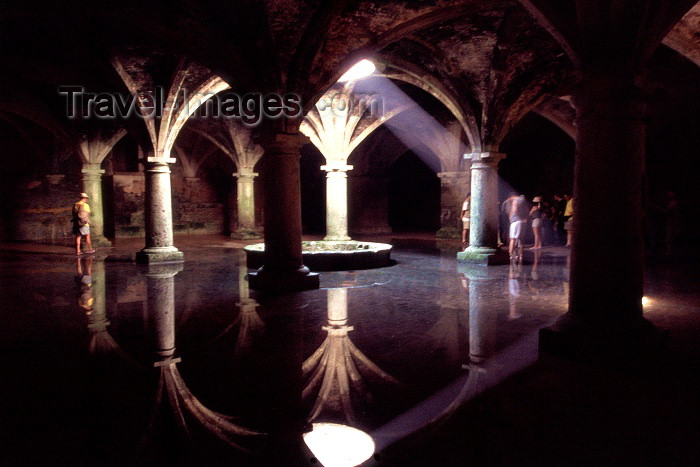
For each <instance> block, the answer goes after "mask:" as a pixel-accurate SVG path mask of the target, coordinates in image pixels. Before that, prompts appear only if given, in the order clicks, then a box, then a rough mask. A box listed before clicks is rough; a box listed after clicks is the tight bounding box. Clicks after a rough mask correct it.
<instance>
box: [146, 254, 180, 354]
mask: <svg viewBox="0 0 700 467" xmlns="http://www.w3.org/2000/svg"><path fill="white" fill-rule="evenodd" d="M182 268H183V265H182V263H171V264H159V265H154V264H151V265H149V266H148V272H147V273H146V290H147V294H148V295H147V296H148V322H147V324H148V326H149V327H150V329H151V332H152V333H153V338H154V341H155V342H154V343H155V347H156V349H157V352H158V355H160V356H161V357H172V356H173V354H174V353H175V275H176V274H177V273H178V272H180V271H182Z"/></svg>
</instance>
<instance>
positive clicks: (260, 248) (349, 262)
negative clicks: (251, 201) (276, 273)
mask: <svg viewBox="0 0 700 467" xmlns="http://www.w3.org/2000/svg"><path fill="white" fill-rule="evenodd" d="M391 248H392V247H391V245H389V244H387V243H373V242H358V241H355V240H347V241H332V240H321V241H312V242H301V255H302V259H303V262H304V265H305V266H306V267H308V268H309V269H311V270H312V271H348V270H352V269H371V268H381V267H384V266H389V264H390V263H391V259H390V257H389V256H390V254H391ZM243 249H244V250H245V254H246V263H247V265H248V268H250V269H258V268H259V267H261V266H262V265H263V260H264V256H265V244H264V243H256V244H254V245H248V246H246V247H244V248H243Z"/></svg>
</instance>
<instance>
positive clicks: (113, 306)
mask: <svg viewBox="0 0 700 467" xmlns="http://www.w3.org/2000/svg"><path fill="white" fill-rule="evenodd" d="M394 243H395V245H394V250H393V251H392V259H393V264H392V266H389V267H384V268H378V269H369V270H361V271H359V270H358V271H337V272H323V273H321V288H320V289H318V290H310V291H306V292H301V293H296V294H289V295H284V296H279V297H265V296H260V295H259V294H258V293H257V292H255V291H250V290H249V289H248V283H247V280H246V274H247V272H248V270H247V268H246V265H245V255H244V254H243V250H242V249H241V248H240V245H236V244H233V243H227V242H219V243H216V244H214V243H212V244H206V243H205V244H202V245H198V246H191V247H187V248H183V251H185V255H186V261H185V263H184V264H180V265H160V266H151V267H146V266H140V265H136V264H134V263H131V262H129V261H120V259H123V258H121V257H119V256H118V255H113V256H107V255H106V254H98V255H96V256H95V257H89V256H88V257H84V258H75V257H74V256H71V255H69V254H68V253H63V254H56V253H52V252H44V253H35V254H26V253H12V252H8V251H4V252H2V253H0V267H1V269H0V279H1V281H0V370H1V371H2V373H1V374H2V377H1V378H0V380H1V381H0V388H1V393H0V396H1V397H2V399H1V400H2V409H1V410H2V411H1V412H0V420H2V422H0V425H1V426H0V436H1V439H0V456H1V457H0V461H2V459H5V460H7V461H8V463H9V465H92V464H100V465H141V464H151V465H165V464H169V465H172V464H182V465H191V464H199V465H203V464H202V463H204V462H210V463H229V464H230V465H265V464H275V463H277V461H278V460H279V459H280V458H285V456H289V457H288V459H289V462H288V463H287V465H294V464H296V463H300V464H303V463H304V460H305V459H308V465H312V464H313V463H314V462H315V459H313V458H312V455H311V454H309V453H308V451H307V448H306V447H305V445H303V443H302V441H301V436H300V435H301V433H302V432H303V431H308V430H310V429H311V427H312V426H313V425H312V424H317V423H322V422H327V423H337V424H342V425H345V426H350V427H354V428H357V429H359V430H362V431H363V432H365V433H368V434H369V435H370V436H371V437H372V438H373V440H374V442H375V445H376V447H375V450H376V453H377V454H376V455H375V457H374V458H372V459H370V461H368V462H375V463H378V462H379V460H378V459H380V456H379V454H380V453H381V452H382V450H383V449H384V448H386V447H388V446H391V445H392V444H393V443H395V442H396V441H398V440H400V439H403V438H406V437H408V436H411V435H412V434H414V433H416V432H419V431H421V430H424V429H426V427H428V428H429V427H430V426H431V425H439V424H440V423H442V422H443V421H444V420H445V419H447V418H449V417H450V416H451V414H452V413H454V412H455V411H457V410H458V409H459V408H460V406H461V405H462V404H464V403H466V402H468V401H469V400H470V399H471V398H473V397H475V396H476V395H478V394H479V393H481V392H483V391H485V390H487V389H488V388H490V387H493V386H494V385H496V384H498V382H499V381H501V380H503V379H504V378H506V377H508V376H509V375H511V374H513V373H515V372H517V371H518V370H520V369H522V368H525V367H527V366H528V365H530V364H532V362H534V361H535V360H536V358H537V338H536V334H537V331H538V329H540V328H542V327H544V326H546V325H548V324H550V323H551V322H553V321H554V320H555V319H556V318H557V317H558V316H560V315H561V314H563V313H564V312H565V311H566V303H567V296H568V282H567V281H568V254H567V253H568V252H567V251H566V250H564V249H557V248H553V249H545V250H543V251H542V252H538V253H537V254H536V255H535V254H533V253H532V252H530V253H529V254H528V255H527V256H526V258H525V262H524V264H518V263H511V264H510V265H503V266H494V267H482V266H467V265H463V264H460V263H458V262H457V260H456V255H455V253H456V251H457V249H456V248H457V247H456V246H455V245H454V244H452V243H447V244H441V243H436V242H435V241H418V240H416V241H410V240H402V241H396V242H394ZM661 282H663V281H661ZM659 283H660V282H658V281H657V282H654V284H659ZM656 287H662V286H661V285H656ZM688 306H690V307H691V308H693V307H694V305H693V304H690V305H688ZM693 309H694V308H693ZM292 452H294V453H295V454H289V453H292ZM295 455H298V457H294V456H295ZM291 459H296V460H295V461H292V460H291ZM0 463H2V464H4V465H8V463H5V462H0Z"/></svg>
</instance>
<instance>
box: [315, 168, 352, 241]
mask: <svg viewBox="0 0 700 467" xmlns="http://www.w3.org/2000/svg"><path fill="white" fill-rule="evenodd" d="M332 162H333V161H332ZM321 170H325V171H326V236H325V237H324V238H323V239H324V240H336V241H344V240H350V237H349V236H348V170H352V166H351V165H346V164H343V163H337V162H335V163H329V164H327V165H322V166H321Z"/></svg>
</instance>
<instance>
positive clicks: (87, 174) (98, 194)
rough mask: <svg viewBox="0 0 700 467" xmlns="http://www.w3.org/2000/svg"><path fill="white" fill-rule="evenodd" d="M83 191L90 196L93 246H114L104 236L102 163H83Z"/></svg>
mask: <svg viewBox="0 0 700 467" xmlns="http://www.w3.org/2000/svg"><path fill="white" fill-rule="evenodd" d="M81 173H82V182H83V191H84V192H85V193H87V194H88V196H90V198H89V199H88V205H90V210H91V213H90V237H91V240H92V244H93V246H112V242H110V241H109V240H107V239H106V238H105V236H104V209H103V206H102V174H103V173H105V171H104V170H102V169H100V164H83V168H82V170H81Z"/></svg>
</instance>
